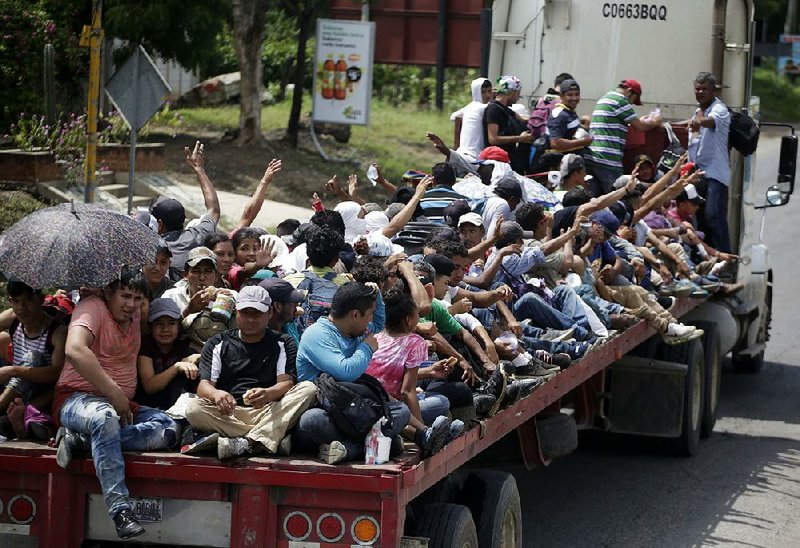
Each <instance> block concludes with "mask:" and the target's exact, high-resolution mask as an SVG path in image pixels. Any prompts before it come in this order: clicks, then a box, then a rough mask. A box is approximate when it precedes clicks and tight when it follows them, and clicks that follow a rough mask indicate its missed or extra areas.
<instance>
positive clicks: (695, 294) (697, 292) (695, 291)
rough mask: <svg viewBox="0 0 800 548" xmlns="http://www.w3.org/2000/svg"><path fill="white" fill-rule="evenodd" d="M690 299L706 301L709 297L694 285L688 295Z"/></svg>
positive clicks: (706, 292)
mask: <svg viewBox="0 0 800 548" xmlns="http://www.w3.org/2000/svg"><path fill="white" fill-rule="evenodd" d="M689 296H690V297H691V298H692V299H707V298H708V296H709V292H708V291H706V290H705V289H703V288H702V287H700V286H699V285H694V286H693V287H692V292H691V293H690V294H689Z"/></svg>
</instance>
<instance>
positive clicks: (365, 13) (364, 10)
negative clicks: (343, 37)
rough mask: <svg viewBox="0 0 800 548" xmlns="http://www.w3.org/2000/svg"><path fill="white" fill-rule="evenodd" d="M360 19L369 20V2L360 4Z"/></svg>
mask: <svg viewBox="0 0 800 548" xmlns="http://www.w3.org/2000/svg"><path fill="white" fill-rule="evenodd" d="M361 20H362V21H369V4H368V3H367V2H366V1H365V2H364V3H363V4H361Z"/></svg>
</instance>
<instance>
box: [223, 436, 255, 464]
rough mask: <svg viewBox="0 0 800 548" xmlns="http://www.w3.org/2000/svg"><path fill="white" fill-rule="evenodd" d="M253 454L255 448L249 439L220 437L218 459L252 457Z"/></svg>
mask: <svg viewBox="0 0 800 548" xmlns="http://www.w3.org/2000/svg"><path fill="white" fill-rule="evenodd" d="M252 452H253V448H252V447H251V445H250V440H248V439H247V438H223V437H220V438H219V439H218V440H217V458H218V459H219V460H225V459H232V458H234V457H241V456H243V455H250V454H251V453H252Z"/></svg>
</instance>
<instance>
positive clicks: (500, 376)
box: [478, 367, 508, 400]
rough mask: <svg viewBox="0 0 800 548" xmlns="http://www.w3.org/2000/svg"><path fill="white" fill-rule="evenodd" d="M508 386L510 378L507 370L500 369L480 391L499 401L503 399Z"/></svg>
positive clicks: (495, 371)
mask: <svg viewBox="0 0 800 548" xmlns="http://www.w3.org/2000/svg"><path fill="white" fill-rule="evenodd" d="M507 385H508V377H506V372H505V368H503V367H498V368H497V369H495V370H494V372H493V373H492V376H491V377H489V380H488V381H486V382H485V383H484V384H483V386H481V387H480V388H479V389H478V391H479V392H483V393H484V394H489V395H492V396H494V397H495V399H497V400H501V399H503V393H504V392H505V390H506V386H507Z"/></svg>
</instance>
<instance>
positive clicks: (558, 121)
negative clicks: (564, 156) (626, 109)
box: [547, 80, 592, 156]
mask: <svg viewBox="0 0 800 548" xmlns="http://www.w3.org/2000/svg"><path fill="white" fill-rule="evenodd" d="M560 89H561V91H560V92H559V93H560V95H561V102H560V103H559V104H558V105H556V107H555V108H554V109H553V112H552V113H551V116H550V118H549V119H548V120H547V131H548V134H549V135H550V148H551V149H552V150H553V151H556V152H564V153H565V152H577V153H578V154H580V155H581V156H583V149H584V147H587V146H589V145H590V144H592V137H591V136H590V135H589V134H588V133H585V134H583V135H581V136H576V133H577V132H578V129H579V128H580V127H581V119H580V118H578V114H577V113H576V112H575V109H576V108H577V107H578V103H580V101H581V88H580V86H579V85H578V82H576V81H575V80H564V81H563V82H561V88H560Z"/></svg>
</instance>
